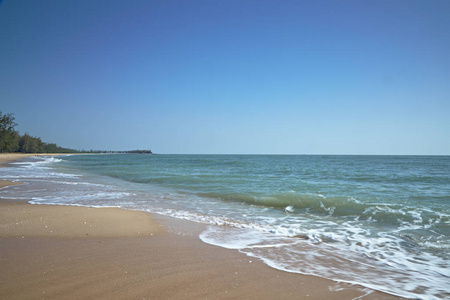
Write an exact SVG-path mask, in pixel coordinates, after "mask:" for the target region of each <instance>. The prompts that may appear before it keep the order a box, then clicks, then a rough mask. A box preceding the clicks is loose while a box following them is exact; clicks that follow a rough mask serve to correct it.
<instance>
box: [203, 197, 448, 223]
mask: <svg viewBox="0 0 450 300" xmlns="http://www.w3.org/2000/svg"><path fill="white" fill-rule="evenodd" d="M198 196H200V197H207V198H214V199H220V200H222V201H233V202H240V203H245V204H250V205H258V206H263V207H269V208H274V209H279V210H284V211H285V212H286V213H289V214H304V213H309V214H317V215H328V216H334V217H345V218H350V219H352V220H358V221H373V222H380V223H383V224H385V225H390V224H391V225H396V226H399V225H405V224H409V225H416V226H425V227H428V228H429V227H430V226H433V227H434V226H435V225H437V224H439V223H448V222H449V221H450V214H448V213H445V212H442V211H437V210H436V211H433V210H430V209H425V208H420V207H417V206H415V207H413V206H408V205H404V204H403V205H400V204H392V203H386V202H374V201H365V202H364V201H359V200H357V199H355V198H353V197H325V196H324V195H321V194H310V193H304V194H301V193H297V192H294V191H291V192H288V193H280V194H274V195H258V196H256V195H250V194H243V193H229V194H224V193H199V194H198Z"/></svg>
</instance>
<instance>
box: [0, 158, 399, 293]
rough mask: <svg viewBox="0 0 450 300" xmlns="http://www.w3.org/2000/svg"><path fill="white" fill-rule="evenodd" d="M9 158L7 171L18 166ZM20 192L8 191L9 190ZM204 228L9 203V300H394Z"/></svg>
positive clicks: (0, 258) (4, 202) (5, 265)
mask: <svg viewBox="0 0 450 300" xmlns="http://www.w3.org/2000/svg"><path fill="white" fill-rule="evenodd" d="M22 157H24V156H20V157H15V158H13V156H10V155H0V163H3V164H6V163H9V162H11V161H14V160H15V159H18V158H22ZM11 184H18V183H17V182H10V181H7V180H3V181H0V188H7V186H8V185H11ZM204 228H205V227H204V226H203V225H201V224H197V223H192V222H188V221H181V220H176V219H172V218H169V217H164V216H159V215H150V214H148V213H145V212H140V211H129V210H123V209H119V208H88V207H74V206H49V205H32V204H28V203H26V202H20V201H17V200H15V201H13V200H8V199H1V200H0V298H1V299H394V298H396V297H394V296H390V295H387V294H384V293H381V292H377V291H373V290H370V289H367V288H363V287H359V286H354V285H350V284H345V283H337V282H334V281H330V280H326V279H322V278H319V277H314V276H307V275H299V274H292V273H287V272H283V271H279V270H276V269H272V268H270V267H268V266H267V265H265V264H264V263H263V262H262V261H259V260H256V259H253V258H251V257H248V256H246V255H244V254H241V253H239V252H237V251H234V250H227V249H223V248H219V247H215V246H211V245H208V244H205V243H203V242H201V241H200V239H199V238H198V234H199V233H200V232H201V231H202V230H204Z"/></svg>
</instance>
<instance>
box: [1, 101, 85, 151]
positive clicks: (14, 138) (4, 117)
mask: <svg viewBox="0 0 450 300" xmlns="http://www.w3.org/2000/svg"><path fill="white" fill-rule="evenodd" d="M16 126H17V123H16V122H15V118H14V115H13V114H11V113H9V114H3V112H2V111H1V110H0V152H21V153H77V152H79V151H77V150H73V149H68V148H63V147H59V146H58V145H56V144H52V143H44V142H43V141H42V140H41V138H40V137H33V136H31V135H29V134H28V133H25V134H24V135H20V134H19V132H18V131H16V130H15V127H16Z"/></svg>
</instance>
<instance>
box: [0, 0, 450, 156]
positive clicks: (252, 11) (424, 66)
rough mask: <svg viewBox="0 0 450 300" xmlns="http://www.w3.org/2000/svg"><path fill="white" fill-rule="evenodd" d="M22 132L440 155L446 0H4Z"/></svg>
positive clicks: (6, 74) (273, 150)
mask: <svg viewBox="0 0 450 300" xmlns="http://www.w3.org/2000/svg"><path fill="white" fill-rule="evenodd" d="M0 45H1V46H0V110H1V111H2V112H3V113H13V114H14V115H15V118H16V122H17V123H18V126H17V127H16V129H17V130H18V131H19V132H20V133H21V134H24V133H29V134H31V135H33V136H39V137H41V138H42V140H44V141H46V142H51V143H57V144H58V145H60V146H63V147H69V148H73V149H78V150H81V149H85V150H90V149H94V150H133V149H151V150H152V151H153V152H154V153H161V154H166V153H167V154H169V153H174V154H178V153H181V154H387V155H388V154H394V155H450V1H448V0H427V1H425V0H423V1H422V0H405V1H404V0H389V1H384V0H364V1H361V0H358V1H352V0H348V1H347V0H343V1H336V0H332V1H325V0H318V1H301V0H295V1H291V0H270V1H267V0H255V1H253V0H176V1H173V0H164V1H150V0H146V1H140V0H131V1H125V0H122V1H115V0H96V1H91V0H78V1H68V0H67V1H64V0H4V1H0Z"/></svg>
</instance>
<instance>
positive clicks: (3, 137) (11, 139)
mask: <svg viewBox="0 0 450 300" xmlns="http://www.w3.org/2000/svg"><path fill="white" fill-rule="evenodd" d="M16 125H17V124H16V122H15V118H14V115H13V114H3V113H2V111H1V110H0V151H1V152H14V151H17V150H18V147H19V144H18V143H19V134H18V133H17V131H16V130H15V129H14V127H16Z"/></svg>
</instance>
